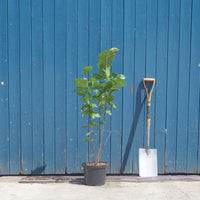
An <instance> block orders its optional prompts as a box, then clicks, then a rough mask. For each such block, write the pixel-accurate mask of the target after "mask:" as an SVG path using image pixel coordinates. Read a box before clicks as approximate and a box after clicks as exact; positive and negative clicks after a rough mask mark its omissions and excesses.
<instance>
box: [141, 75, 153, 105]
mask: <svg viewBox="0 0 200 200" xmlns="http://www.w3.org/2000/svg"><path fill="white" fill-rule="evenodd" d="M155 81H156V80H155V78H143V85H144V89H145V92H146V94H147V101H150V102H151V95H152V92H153V89H154V86H155ZM146 82H153V85H152V87H151V90H150V92H149V94H148V90H147V87H146Z"/></svg>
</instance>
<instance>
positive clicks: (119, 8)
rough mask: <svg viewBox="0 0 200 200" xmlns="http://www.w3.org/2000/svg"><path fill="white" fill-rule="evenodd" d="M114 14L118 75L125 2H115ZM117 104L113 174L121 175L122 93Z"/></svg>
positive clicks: (113, 39)
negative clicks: (117, 49)
mask: <svg viewBox="0 0 200 200" xmlns="http://www.w3.org/2000/svg"><path fill="white" fill-rule="evenodd" d="M112 6H113V13H112V46H113V47H117V48H119V50H120V51H119V52H118V53H117V54H116V57H115V59H114V61H113V63H112V64H113V67H112V70H113V71H114V72H116V73H118V74H123V72H124V70H123V55H124V52H123V41H124V35H123V28H124V25H123V20H124V19H123V14H124V13H123V11H124V5H123V1H121V0H116V1H113V5H112ZM114 102H115V104H116V105H117V107H118V108H117V109H113V110H112V118H111V131H112V135H111V173H119V171H120V168H121V157H122V154H121V153H122V149H121V145H122V141H121V138H122V113H123V112H122V103H123V100H122V91H120V92H118V93H116V94H115V101H114Z"/></svg>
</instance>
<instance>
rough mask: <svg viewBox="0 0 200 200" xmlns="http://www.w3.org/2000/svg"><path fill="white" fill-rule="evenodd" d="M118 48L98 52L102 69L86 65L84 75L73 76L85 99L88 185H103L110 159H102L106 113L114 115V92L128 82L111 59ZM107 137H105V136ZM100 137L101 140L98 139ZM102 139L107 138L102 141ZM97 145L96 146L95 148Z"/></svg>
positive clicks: (84, 166)
mask: <svg viewBox="0 0 200 200" xmlns="http://www.w3.org/2000/svg"><path fill="white" fill-rule="evenodd" d="M118 51H119V49H118V48H111V49H107V50H105V51H103V52H101V53H100V54H99V62H98V64H97V66H98V68H99V73H92V72H91V71H92V67H91V66H86V67H84V68H83V77H80V78H77V79H75V80H74V83H75V84H76V86H77V87H76V88H75V89H74V91H73V92H77V95H78V96H80V99H81V100H82V102H83V103H82V106H81V112H82V117H87V122H88V123H87V124H85V125H84V126H83V128H85V129H87V131H86V138H85V139H84V141H85V142H89V143H90V147H91V155H90V157H92V160H93V162H86V163H83V168H84V178H85V183H86V184H87V185H103V184H104V183H105V176H106V167H107V163H105V162H101V156H102V154H103V149H104V146H105V145H106V143H107V141H108V139H109V138H110V134H111V133H109V134H108V135H105V134H104V127H105V121H106V116H107V115H111V114H112V113H111V109H112V108H114V109H116V108H117V106H116V105H115V104H114V103H113V101H114V98H115V97H114V95H113V93H114V92H117V91H120V89H119V88H121V87H123V86H124V85H125V82H124V79H125V76H124V75H122V74H117V73H114V72H111V67H112V60H113V59H114V57H115V54H116V53H117V52H118ZM104 137H105V138H104ZM97 138H99V141H98V142H97ZM103 141H105V142H104V143H103ZM95 147H97V148H95Z"/></svg>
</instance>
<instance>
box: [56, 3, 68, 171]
mask: <svg viewBox="0 0 200 200" xmlns="http://www.w3.org/2000/svg"><path fill="white" fill-rule="evenodd" d="M65 31H66V26H65V1H64V0H62V1H55V143H56V149H55V151H56V153H55V162H56V169H55V172H56V173H58V174H61V173H62V174H63V173H65V158H66V148H65V146H66V145H65V108H66V105H65V96H66V95H65V76H66V72H65V55H66V51H65V39H66V38H65V33H66V32H65Z"/></svg>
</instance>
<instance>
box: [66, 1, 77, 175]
mask: <svg viewBox="0 0 200 200" xmlns="http://www.w3.org/2000/svg"><path fill="white" fill-rule="evenodd" d="M66 9H67V10H66V11H67V35H66V37H67V111H66V112H67V115H66V116H67V173H76V171H77V170H78V138H77V137H78V134H77V132H78V129H77V127H78V121H77V112H78V111H77V95H76V94H72V91H73V90H74V88H75V84H73V81H74V79H75V78H77V34H78V33H77V0H75V1H74V0H69V1H67V2H66Z"/></svg>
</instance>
